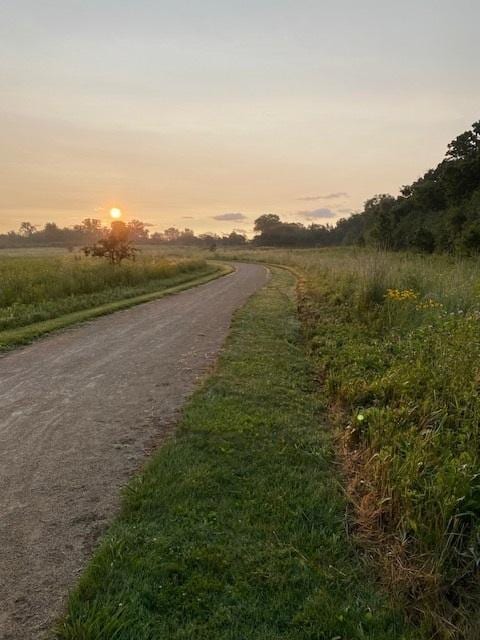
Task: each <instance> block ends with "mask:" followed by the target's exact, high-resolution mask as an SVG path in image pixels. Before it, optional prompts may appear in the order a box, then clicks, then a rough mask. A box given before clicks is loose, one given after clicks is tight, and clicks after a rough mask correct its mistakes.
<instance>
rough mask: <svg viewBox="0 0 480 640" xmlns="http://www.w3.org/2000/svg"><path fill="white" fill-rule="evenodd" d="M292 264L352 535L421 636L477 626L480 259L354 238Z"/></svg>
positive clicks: (291, 257)
mask: <svg viewBox="0 0 480 640" xmlns="http://www.w3.org/2000/svg"><path fill="white" fill-rule="evenodd" d="M236 256H237V257H238V258H242V259H254V260H256V261H258V260H265V261H267V262H273V263H281V264H285V265H288V266H290V267H292V268H294V269H295V270H296V271H297V273H299V274H300V275H301V279H302V280H301V286H300V289H299V296H300V299H299V310H300V314H301V318H302V323H303V329H304V334H305V337H306V340H307V343H308V345H309V349H310V352H311V355H312V358H313V363H314V365H313V366H314V368H315V371H316V378H317V381H318V388H317V393H318V396H319V397H320V398H325V399H326V401H327V402H328V404H329V408H330V418H331V420H333V421H334V423H335V424H336V425H337V459H338V460H339V461H341V462H342V465H343V471H344V482H345V484H346V485H347V486H348V491H349V497H350V501H351V505H352V509H353V514H352V515H353V520H354V524H355V530H356V533H357V538H358V540H359V541H361V542H362V543H363V544H365V545H366V548H367V549H368V550H369V551H370V552H373V553H374V554H375V555H376V556H377V562H378V575H379V576H382V578H383V579H384V581H385V582H386V583H387V584H388V585H389V587H390V588H391V589H392V591H393V593H394V594H395V596H396V597H397V598H399V599H403V601H404V603H405V604H406V605H407V604H408V606H409V609H410V612H411V615H412V616H413V617H414V618H416V619H418V620H419V621H421V624H422V625H423V629H424V632H425V633H426V634H427V637H435V638H469V639H474V638H478V635H476V634H478V628H479V626H480V620H479V617H478V611H479V610H480V588H479V577H480V573H479V567H480V446H479V419H480V398H479V389H480V364H479V363H480V263H479V262H478V260H476V259H457V258H453V257H449V256H425V255H419V254H416V255H414V254H401V253H382V252H373V251H366V250H352V249H348V250H347V249H325V250H305V251H279V250H267V249H265V250H262V251H255V252H243V253H237V254H236Z"/></svg>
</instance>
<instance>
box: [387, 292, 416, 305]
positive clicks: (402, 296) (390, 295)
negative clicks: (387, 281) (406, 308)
mask: <svg viewBox="0 0 480 640" xmlns="http://www.w3.org/2000/svg"><path fill="white" fill-rule="evenodd" d="M385 298H386V299H387V300H394V301H396V302H403V301H405V300H417V299H418V293H416V292H415V291H414V290H413V289H387V293H386V294H385Z"/></svg>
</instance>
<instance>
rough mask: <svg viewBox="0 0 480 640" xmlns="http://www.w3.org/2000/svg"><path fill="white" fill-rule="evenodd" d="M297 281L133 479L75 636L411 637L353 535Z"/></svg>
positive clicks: (263, 301)
mask: <svg viewBox="0 0 480 640" xmlns="http://www.w3.org/2000/svg"><path fill="white" fill-rule="evenodd" d="M293 284H294V279H293V277H292V276H291V274H289V273H288V272H286V271H283V270H274V273H273V278H272V280H271V282H270V283H269V285H268V286H267V287H265V288H264V289H263V290H262V291H261V292H260V293H258V294H257V295H256V296H254V297H253V298H252V299H251V300H250V301H249V302H248V303H247V305H246V307H245V308H244V309H243V310H241V311H240V312H239V313H238V314H237V315H236V317H235V319H234V322H233V326H232V332H231V336H230V338H229V340H228V343H227V346H226V349H225V351H224V353H223V355H222V357H221V360H220V363H219V365H218V367H217V369H216V371H215V373H214V374H213V375H212V376H211V377H210V378H209V379H208V381H207V382H206V383H205V385H204V386H203V387H202V388H201V389H200V390H199V391H198V392H197V393H196V394H195V396H194V397H193V400H192V401H191V402H190V403H189V405H188V406H187V408H186V411H185V414H184V417H183V420H182V422H181V424H180V426H179V428H178V431H177V434H176V437H175V439H173V440H171V441H170V442H168V443H167V444H165V445H164V446H163V447H162V448H161V449H160V450H159V451H158V452H157V453H156V454H155V455H154V456H153V459H152V460H151V461H150V463H149V464H148V466H147V468H146V469H145V470H144V471H143V473H141V475H139V476H138V477H137V478H135V479H134V480H132V481H131V482H130V484H129V485H128V487H127V489H126V491H125V494H124V497H123V506H122V510H121V514H120V516H119V517H118V519H117V520H116V522H115V523H114V524H113V526H112V527H111V529H110V531H109V532H108V534H107V536H106V538H105V539H104V541H103V543H102V544H101V546H100V548H99V549H98V551H97V553H96V554H95V556H94V558H93V560H92V561H91V563H90V565H89V567H88V569H87V571H86V572H85V574H84V575H83V577H82V578H81V580H80V583H79V585H78V587H77V589H76V590H75V591H74V592H73V594H72V595H71V597H70V599H69V603H68V613H67V615H66V617H65V619H64V620H63V621H62V622H61V623H60V624H59V626H58V631H57V636H56V637H57V638H61V639H62V640H147V639H148V640H154V639H155V640H159V639H160V638H165V639H167V638H168V640H213V639H215V640H254V639H255V640H273V639H276V640H277V639H278V640H280V639H282V640H307V639H308V640H314V639H315V640H333V639H334V638H335V639H341V640H356V639H369V640H375V639H378V640H388V639H392V640H393V639H395V640H403V639H407V638H408V639H412V640H413V638H415V639H416V640H418V639H419V638H421V637H422V636H421V635H419V634H418V633H417V632H412V631H411V630H407V628H406V627H405V626H404V624H403V622H402V618H401V616H400V614H399V612H398V611H395V609H394V606H393V605H392V603H391V602H389V601H388V600H387V598H386V597H385V595H382V594H381V593H380V592H379V590H378V588H377V586H376V585H375V584H374V583H373V581H372V580H371V577H370V576H371V571H370V568H369V566H368V565H366V564H364V562H363V561H362V560H361V559H360V557H359V556H358V555H357V552H356V550H355V548H353V547H352V544H351V541H350V540H349V538H348V536H347V535H346V521H345V510H346V503H345V497H344V493H343V490H342V486H341V483H340V480H339V475H338V473H337V471H336V468H335V465H334V461H333V460H334V459H333V447H332V433H331V431H330V430H329V429H328V428H327V426H326V424H325V415H324V408H325V407H324V399H323V398H322V396H320V395H319V394H318V392H317V390H316V389H315V387H314V386H313V383H312V371H311V369H310V366H309V363H308V361H307V359H306V357H305V352H304V345H303V343H302V338H301V333H300V327H299V324H298V321H297V317H296V310H295V301H294V299H293Z"/></svg>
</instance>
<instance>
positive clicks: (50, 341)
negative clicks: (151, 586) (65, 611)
mask: <svg viewBox="0 0 480 640" xmlns="http://www.w3.org/2000/svg"><path fill="white" fill-rule="evenodd" d="M266 280H267V271H266V269H265V268H264V267H261V266H258V265H246V264H242V265H238V266H237V270H236V272H235V273H232V274H230V275H228V276H225V277H223V278H220V279H218V280H215V281H213V282H209V283H208V284H204V285H201V286H199V287H196V288H194V289H189V290H187V291H184V292H182V293H179V294H177V295H173V296H168V297H166V298H163V299H161V300H157V301H155V302H150V303H147V304H143V305H140V306H138V307H134V308H132V309H129V310H126V311H119V312H117V313H115V314H113V315H109V316H105V317H102V318H99V319H97V320H94V321H92V322H89V323H86V324H83V325H79V326H77V327H74V328H72V329H69V330H66V331H62V332H60V333H56V334H52V335H51V336H48V337H46V338H44V339H41V340H39V341H37V342H35V343H34V344H32V345H30V346H28V347H25V348H22V349H18V350H16V351H13V352H10V353H8V354H6V355H4V356H2V357H0V638H1V639H2V640H30V639H32V640H33V639H35V640H38V638H41V637H42V636H43V634H44V632H45V631H46V630H47V629H48V628H49V627H50V626H51V624H52V621H53V620H54V619H55V617H56V616H57V615H58V614H59V613H60V612H61V610H62V605H63V603H64V599H65V596H66V594H67V592H68V589H69V588H70V587H71V586H72V585H73V584H74V583H75V580H76V578H77V576H78V574H79V573H80V572H81V570H82V568H83V567H84V566H85V564H86V562H87V561H88V558H89V557H90V555H91V552H92V549H93V547H94V545H95V543H96V541H97V540H98V537H99V535H100V534H101V533H102V532H103V531H104V529H105V526H106V524H108V522H109V521H111V519H112V517H113V516H114V514H115V512H116V510H117V508H118V505H119V492H120V488H121V487H122V485H124V484H125V482H126V481H127V480H128V478H129V476H130V475H131V474H132V473H133V472H134V471H135V470H136V469H138V468H139V466H140V465H141V463H142V461H143V460H144V459H145V456H146V455H147V454H148V451H149V450H150V449H151V448H152V447H153V446H155V444H158V443H159V442H160V441H161V439H162V437H164V436H165V434H166V433H167V432H168V430H169V429H170V428H171V425H173V424H174V422H175V420H176V417H177V416H178V411H179V409H180V408H181V407H182V406H183V405H184V403H185V401H186V399H187V398H188V397H189V395H190V394H191V393H192V391H193V390H194V388H195V386H196V384H197V381H198V379H199V377H201V376H202V375H203V374H204V373H205V371H206V370H208V368H209V367H210V366H211V364H212V362H214V361H215V358H216V356H217V354H218V352H219V350H220V348H221V346H222V343H223V341H224V339H225V337H226V335H227V333H228V329H229V325H230V320H231V317H232V313H233V312H234V311H235V310H236V309H237V308H239V307H240V306H241V305H242V304H243V303H244V302H245V301H246V300H247V298H248V297H249V296H250V295H251V294H252V293H254V292H255V291H256V290H257V289H258V288H259V287H260V286H262V285H263V284H264V283H265V282H266Z"/></svg>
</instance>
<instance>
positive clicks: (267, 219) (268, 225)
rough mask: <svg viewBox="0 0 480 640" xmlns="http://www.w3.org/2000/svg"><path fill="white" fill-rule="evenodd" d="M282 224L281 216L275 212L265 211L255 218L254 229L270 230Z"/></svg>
mask: <svg viewBox="0 0 480 640" xmlns="http://www.w3.org/2000/svg"><path fill="white" fill-rule="evenodd" d="M279 224H281V221H280V218H279V216H277V215H276V214H275V213H265V214H264V215H263V216H260V217H259V218H257V219H256V220H255V226H254V227H253V229H254V231H259V232H260V233H263V232H264V231H270V230H271V229H272V228H273V227H276V226H277V225H279Z"/></svg>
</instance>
